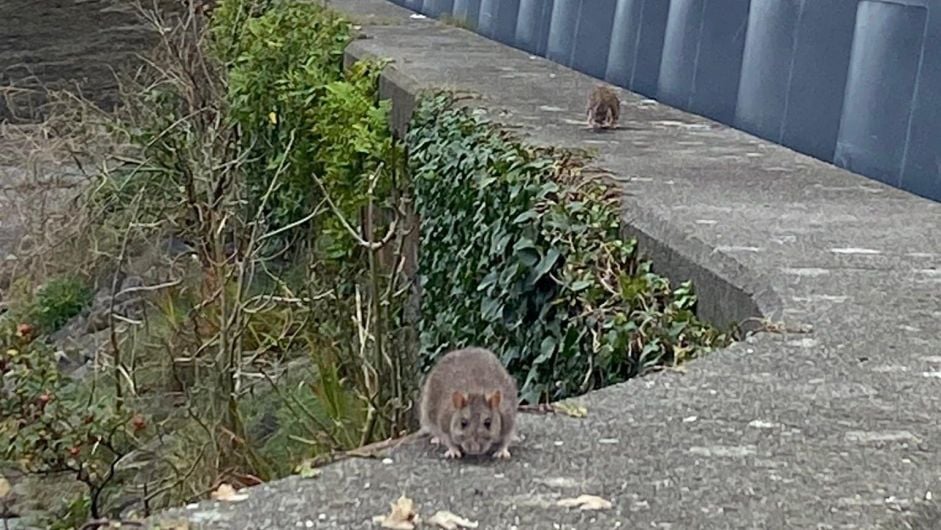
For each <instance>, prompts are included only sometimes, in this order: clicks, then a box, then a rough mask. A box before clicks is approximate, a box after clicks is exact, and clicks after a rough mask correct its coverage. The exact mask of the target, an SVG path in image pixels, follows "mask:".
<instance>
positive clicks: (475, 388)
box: [420, 347, 519, 458]
mask: <svg viewBox="0 0 941 530" xmlns="http://www.w3.org/2000/svg"><path fill="white" fill-rule="evenodd" d="M518 406H519V397H518V395H517V388H516V381H515V380H514V379H513V377H512V376H511V375H510V374H509V373H507V371H506V368H504V367H503V364H502V363H501V362H500V360H499V359H497V356H496V355H494V353H493V352H491V351H490V350H486V349H484V348H473V347H472V348H463V349H459V350H454V351H451V352H448V353H446V354H445V355H444V356H442V357H441V358H440V359H439V360H438V362H437V363H436V364H435V366H434V367H433V368H432V369H431V371H430V372H429V373H428V375H427V377H426V378H425V383H424V387H423V388H422V396H421V404H420V415H421V428H422V432H423V433H425V434H430V435H431V436H432V443H433V444H434V443H441V444H444V445H445V446H446V447H447V448H448V450H447V452H446V453H445V456H446V457H448V458H460V457H461V456H462V455H482V454H490V453H492V454H493V457H494V458H509V457H510V451H509V450H508V446H509V445H510V441H511V440H512V438H513V435H514V431H515V428H516V409H517V407H518Z"/></svg>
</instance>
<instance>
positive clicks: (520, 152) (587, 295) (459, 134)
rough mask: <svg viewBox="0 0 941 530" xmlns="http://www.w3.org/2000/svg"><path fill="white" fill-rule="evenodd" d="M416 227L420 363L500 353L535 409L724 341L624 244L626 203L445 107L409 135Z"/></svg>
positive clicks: (421, 114)
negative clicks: (466, 353)
mask: <svg viewBox="0 0 941 530" xmlns="http://www.w3.org/2000/svg"><path fill="white" fill-rule="evenodd" d="M407 146H408V156H409V158H408V164H409V169H410V174H411V177H412V179H413V185H414V192H415V205H416V209H417V213H418V215H419V217H420V218H421V251H420V258H419V271H420V274H421V288H422V297H421V317H422V318H421V323H420V337H421V348H422V350H421V358H422V360H423V361H424V368H427V367H428V366H429V365H430V364H431V363H432V362H433V361H434V360H435V359H436V358H437V357H439V356H440V355H441V354H442V353H444V352H445V351H446V350H448V349H450V348H455V347H460V346H465V345H470V344H478V345H484V346H487V347H490V348H492V349H494V350H495V351H497V352H498V353H499V354H500V355H501V356H502V359H503V361H504V362H505V364H506V365H507V366H508V368H509V369H510V371H511V372H512V373H513V374H514V375H515V376H516V377H517V379H518V381H519V382H520V384H521V397H522V398H523V399H525V400H526V401H528V402H534V401H536V400H539V399H553V400H554V399H560V398H564V397H567V396H572V395H575V394H579V393H583V392H585V391H588V390H590V389H593V388H598V387H601V386H605V385H609V384H613V383H617V382H621V381H624V380H626V379H628V378H630V377H632V376H635V375H638V374H642V373H644V372H646V371H648V370H651V369H653V368H655V367H657V366H660V365H665V364H672V363H677V362H680V361H683V360H684V359H686V358H689V357H691V356H692V355H694V354H695V353H696V352H698V351H702V350H706V349H709V348H713V347H716V346H721V345H724V344H725V343H726V341H727V337H726V336H725V335H723V334H721V333H719V332H718V331H716V330H715V329H713V328H711V327H709V326H708V325H706V324H705V323H703V322H701V321H700V320H699V319H697V317H696V316H695V311H694V310H695V304H696V297H695V295H694V293H693V290H692V287H691V285H690V284H689V283H684V284H682V285H680V286H679V287H678V288H676V289H672V288H671V287H670V283H669V282H668V280H667V279H665V278H663V277H662V276H659V275H657V274H654V273H653V272H651V264H650V262H648V261H646V260H643V259H641V258H640V257H639V256H638V254H637V252H636V249H635V242H634V241H631V240H625V239H624V238H622V237H621V235H620V232H619V216H618V209H619V207H618V200H617V198H616V197H614V196H612V195H611V194H610V193H607V192H606V187H605V186H604V185H602V184H601V183H598V182H593V181H590V180H586V179H583V178H580V177H579V174H578V168H579V166H578V164H577V162H576V161H574V160H573V159H572V158H571V157H570V156H569V155H567V154H565V153H562V152H556V151H553V150H547V149H536V148H531V147H527V146H524V145H522V144H521V143H520V142H519V141H517V140H515V139H513V138H512V137H511V136H509V135H508V134H507V133H504V132H501V131H500V130H498V129H497V128H496V127H495V126H493V125H491V124H489V123H487V122H486V121H484V120H483V119H481V118H478V117H475V116H474V115H472V114H471V113H469V112H467V111H466V110H461V109H456V108H453V107H452V105H451V100H450V99H449V97H448V96H446V95H439V96H437V97H433V98H427V99H424V100H423V102H422V103H421V104H420V106H419V108H418V110H417V111H416V114H415V116H414V118H413V122H412V125H411V128H410V131H409V134H408V140H407Z"/></svg>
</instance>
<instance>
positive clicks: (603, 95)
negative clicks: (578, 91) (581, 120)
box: [587, 85, 621, 129]
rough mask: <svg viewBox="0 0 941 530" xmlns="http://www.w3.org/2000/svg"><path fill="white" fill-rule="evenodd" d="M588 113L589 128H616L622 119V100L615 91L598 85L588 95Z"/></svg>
mask: <svg viewBox="0 0 941 530" xmlns="http://www.w3.org/2000/svg"><path fill="white" fill-rule="evenodd" d="M587 112H588V126H589V127H591V128H592V129H597V128H599V127H603V128H608V127H615V126H617V123H618V119H619V118H620V117H621V100H620V99H618V95H617V93H616V92H615V91H614V90H612V89H610V88H608V87H606V86H604V85H597V86H595V88H593V89H592V91H591V94H589V95H588V111H587Z"/></svg>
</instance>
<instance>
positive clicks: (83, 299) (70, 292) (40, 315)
mask: <svg viewBox="0 0 941 530" xmlns="http://www.w3.org/2000/svg"><path fill="white" fill-rule="evenodd" d="M91 301H92V291H91V289H90V288H89V287H88V285H86V284H85V282H84V281H82V280H81V279H79V278H76V277H72V276H60V277H57V278H53V279H51V280H49V281H48V282H47V283H46V284H45V285H43V286H42V287H40V288H39V289H38V290H37V291H36V298H35V301H34V302H33V307H32V308H31V310H30V312H29V318H30V320H31V322H32V323H33V324H34V325H36V326H38V327H39V328H40V330H41V331H42V332H44V333H52V332H54V331H56V330H58V329H59V328H60V327H62V326H63V325H64V324H65V323H66V322H68V321H69V319H71V318H72V317H74V316H76V315H78V314H79V313H81V312H82V310H84V309H85V308H86V307H88V305H89V304H91Z"/></svg>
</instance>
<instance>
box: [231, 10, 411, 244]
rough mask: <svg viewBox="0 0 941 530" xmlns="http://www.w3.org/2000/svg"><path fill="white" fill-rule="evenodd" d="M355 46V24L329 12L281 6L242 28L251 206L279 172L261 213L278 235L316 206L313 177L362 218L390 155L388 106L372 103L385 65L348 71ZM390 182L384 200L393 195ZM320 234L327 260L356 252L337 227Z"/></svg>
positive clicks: (234, 79) (241, 89)
mask: <svg viewBox="0 0 941 530" xmlns="http://www.w3.org/2000/svg"><path fill="white" fill-rule="evenodd" d="M220 20H222V19H220ZM223 23H224V22H218V24H223ZM217 31H221V30H219V29H218V26H217ZM351 38H352V36H351V25H350V23H349V22H348V21H346V20H345V19H343V18H341V17H340V16H339V15H337V14H336V13H335V12H333V11H331V10H329V9H325V8H323V7H320V6H318V5H315V4H293V3H291V4H287V3H282V4H276V5H274V6H273V7H271V8H270V9H269V10H267V11H266V12H265V13H264V14H263V15H261V16H259V17H257V18H254V19H250V20H248V21H247V22H246V23H245V30H244V32H243V33H242V34H241V38H240V40H239V41H238V42H239V45H238V46H237V50H238V52H237V54H234V56H233V57H231V59H230V63H229V85H228V87H229V94H228V101H229V104H230V106H231V116H232V118H233V119H234V120H235V122H236V123H237V124H238V125H239V126H240V128H241V130H242V131H243V133H244V143H245V145H246V146H250V148H251V152H252V155H253V156H252V159H253V160H256V162H254V163H252V169H250V170H249V172H248V175H247V179H248V182H247V184H248V186H249V188H250V197H251V198H252V201H253V204H255V205H258V204H260V202H261V200H262V198H263V197H264V196H265V194H266V192H268V190H269V188H271V187H272V178H273V175H274V174H275V173H276V170H277V169H278V168H279V167H282V171H283V174H282V177H281V181H280V182H277V183H276V187H275V188H276V189H274V190H273V192H272V193H271V195H270V197H269V198H268V199H267V202H266V207H265V214H266V218H267V219H266V220H267V221H268V223H269V224H270V225H271V226H273V227H276V228H280V227H284V226H287V225H290V224H291V223H294V222H296V221H298V220H299V219H302V218H304V217H305V216H306V215H308V214H309V213H310V212H311V211H312V210H313V209H315V208H316V206H317V204H318V203H319V201H320V200H321V199H322V197H323V190H321V189H320V188H319V187H318V186H317V185H316V183H315V181H314V180H313V179H312V175H313V176H317V177H319V178H320V179H321V180H322V181H323V183H324V185H325V186H326V188H327V190H328V192H329V194H330V198H331V199H332V200H333V201H334V202H335V203H336V204H337V205H338V207H340V209H341V211H342V212H343V213H344V214H345V215H347V216H348V217H352V216H355V215H358V211H359V208H361V207H362V206H363V205H364V203H365V193H364V192H365V190H366V186H367V185H366V180H365V179H366V178H367V177H368V176H369V175H370V174H372V173H373V172H375V171H376V170H377V169H378V168H379V167H380V165H381V164H382V163H383V161H385V160H388V159H389V156H390V154H391V152H392V149H393V147H392V140H391V134H390V133H389V127H388V115H389V106H388V103H387V102H380V103H377V102H376V86H377V79H378V75H379V72H380V71H381V64H380V63H376V62H361V63H357V64H355V65H353V66H352V67H351V68H350V69H349V71H347V72H344V70H343V50H344V48H345V47H346V44H347V43H348V42H349V41H350V39H351ZM387 174H388V172H385V173H384V174H383V176H384V177H385V178H383V179H381V181H380V185H379V187H380V189H379V190H377V194H378V195H381V194H382V193H381V192H382V191H383V189H382V188H385V189H387V188H388V182H389V178H388V177H387ZM295 233H296V231H295ZM314 233H316V234H317V235H318V236H319V237H320V238H321V239H322V243H323V245H324V246H325V247H326V249H327V252H328V254H330V255H333V256H336V257H346V256H347V254H348V253H349V252H350V251H351V249H352V248H353V247H352V245H350V243H349V238H348V237H345V236H344V234H345V232H344V231H343V230H342V229H341V227H340V226H339V225H338V223H336V222H335V221H333V220H327V221H326V222H325V224H324V226H323V227H319V229H318V230H315V231H314ZM337 240H340V241H342V242H343V243H339V242H337Z"/></svg>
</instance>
